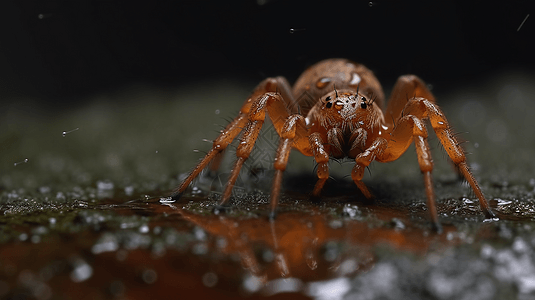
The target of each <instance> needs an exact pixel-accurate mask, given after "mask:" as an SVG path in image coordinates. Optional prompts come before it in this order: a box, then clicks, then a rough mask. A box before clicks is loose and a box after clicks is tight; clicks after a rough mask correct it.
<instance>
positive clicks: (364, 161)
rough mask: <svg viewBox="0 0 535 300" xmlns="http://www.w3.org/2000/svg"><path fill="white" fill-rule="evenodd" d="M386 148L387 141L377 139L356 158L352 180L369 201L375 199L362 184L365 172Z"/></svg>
mask: <svg viewBox="0 0 535 300" xmlns="http://www.w3.org/2000/svg"><path fill="white" fill-rule="evenodd" d="M386 146H387V141H386V140H385V139H384V138H377V139H376V140H375V141H373V143H372V144H371V146H370V147H368V148H367V149H366V150H364V151H363V152H362V153H360V154H358V155H357V156H356V157H355V166H354V167H353V169H352V170H351V178H352V179H353V182H355V184H356V185H357V187H358V188H359V190H360V191H361V192H362V194H364V196H365V197H366V198H367V199H371V198H373V195H372V193H370V191H369V190H368V188H367V187H366V185H365V184H364V182H362V178H363V177H364V171H365V170H366V167H367V166H369V165H370V163H371V162H372V161H374V160H375V159H376V158H377V157H378V156H380V155H381V154H382V153H383V152H384V150H385V148H386Z"/></svg>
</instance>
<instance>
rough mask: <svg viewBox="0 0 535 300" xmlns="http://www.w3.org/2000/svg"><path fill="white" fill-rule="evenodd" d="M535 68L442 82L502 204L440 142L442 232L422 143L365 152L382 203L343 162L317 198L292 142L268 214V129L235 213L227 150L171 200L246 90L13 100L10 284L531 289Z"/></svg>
mask: <svg viewBox="0 0 535 300" xmlns="http://www.w3.org/2000/svg"><path fill="white" fill-rule="evenodd" d="M534 81H535V80H534V78H533V77H530V76H528V75H526V74H523V73H509V75H507V76H504V75H501V76H496V77H489V78H487V79H485V80H483V81H481V82H478V83H475V85H474V86H472V87H468V88H462V87H460V88H458V89H455V90H451V89H449V90H448V93H446V88H445V87H440V86H438V87H436V88H435V89H436V90H438V91H435V92H436V93H437V95H438V99H439V100H438V101H439V104H441V106H442V107H443V109H444V111H445V113H446V115H447V116H448V117H449V120H450V122H451V123H452V124H453V126H454V127H455V128H456V129H457V130H458V131H459V132H461V133H463V134H461V137H462V138H465V139H468V140H470V142H469V143H466V144H465V148H466V150H467V152H469V153H470V154H471V155H469V160H470V163H471V167H472V169H473V171H474V174H475V176H476V178H477V179H478V180H479V182H480V184H481V186H482V189H483V191H484V193H485V195H486V196H487V198H488V199H489V202H490V205H491V207H492V209H493V211H494V212H496V214H497V216H498V219H495V220H485V219H484V217H483V215H482V214H481V212H480V210H479V204H478V202H477V199H476V198H475V196H474V195H473V193H472V192H471V190H470V188H469V187H468V186H466V185H465V184H463V183H462V182H460V181H458V180H457V179H456V175H455V173H454V172H453V169H452V167H451V165H450V164H449V163H448V161H447V159H446V155H445V154H444V153H443V151H442V150H441V149H440V146H439V145H438V141H437V139H436V138H434V137H431V140H430V144H431V145H433V146H435V147H434V148H435V149H433V154H434V158H435V163H436V165H435V172H434V180H435V185H436V194H437V199H438V212H439V217H440V221H441V223H442V224H443V227H444V232H443V233H441V234H437V233H436V232H434V231H433V230H432V229H431V226H430V223H429V222H428V218H427V209H426V207H425V192H424V190H423V182H422V179H421V175H420V172H419V168H418V165H417V160H416V157H415V155H414V149H413V148H410V149H409V151H407V153H406V154H405V155H404V156H403V157H402V159H400V160H399V161H396V162H393V163H390V164H384V165H382V164H379V163H374V164H372V166H371V167H370V172H369V174H366V177H365V182H366V183H367V184H368V186H369V187H370V188H371V190H372V191H373V192H374V194H375V196H376V199H375V200H374V201H366V200H365V199H364V198H363V197H362V196H361V194H360V193H359V192H358V190H357V189H356V187H354V186H353V184H352V182H351V180H350V177H347V175H348V174H350V173H349V171H350V169H351V164H350V163H346V162H341V163H340V164H338V163H336V162H332V164H331V167H332V170H333V180H330V181H328V183H327V185H326V189H325V193H324V197H323V199H322V200H321V201H311V200H309V199H308V193H309V192H310V191H311V189H312V187H313V185H314V183H315V176H314V172H313V170H314V163H313V162H312V160H311V159H310V158H306V157H302V156H301V155H300V154H298V153H293V154H292V155H291V157H290V166H289V168H288V172H287V174H285V177H284V189H283V191H284V192H283V196H282V199H281V204H280V209H279V213H278V217H277V218H276V220H274V221H270V220H269V219H268V218H267V212H268V206H269V203H268V201H269V193H268V191H269V186H270V181H271V169H272V168H271V166H270V163H271V159H272V158H271V157H272V153H271V152H270V151H273V149H274V147H276V146H274V145H276V144H277V143H278V142H277V137H276V134H274V132H273V131H269V130H264V131H263V133H262V134H261V138H260V140H259V142H258V143H259V144H258V147H257V148H258V150H257V151H256V152H255V154H253V155H252V157H251V159H250V160H249V162H248V163H247V165H246V167H245V170H244V171H243V173H242V175H241V177H240V178H239V180H238V184H237V188H236V189H235V192H234V196H233V201H232V204H233V206H232V209H231V210H230V211H228V212H227V213H225V214H214V213H213V208H214V206H215V205H216V203H217V200H218V199H219V197H220V193H221V185H222V184H224V182H225V175H226V174H228V170H229V166H228V163H229V162H231V161H232V158H231V156H232V155H233V154H232V153H228V155H227V156H228V159H227V160H226V161H225V162H224V164H223V166H222V168H221V174H219V175H218V176H212V177H210V176H209V174H204V175H203V176H202V177H201V178H200V179H199V180H197V181H196V182H194V184H193V186H192V188H191V189H190V190H189V191H188V193H186V195H185V196H184V197H183V198H182V199H180V200H179V201H173V200H171V199H170V198H169V197H168V196H169V194H170V191H171V190H172V189H173V188H175V187H176V186H177V185H178V183H179V182H180V179H181V178H183V176H184V174H185V173H187V171H188V170H189V169H190V168H192V167H193V166H194V165H195V162H196V161H197V159H198V158H200V157H201V156H202V153H195V152H192V150H193V149H199V151H201V152H202V151H206V150H208V148H209V147H210V144H209V143H203V142H202V139H203V138H205V139H213V138H214V137H215V136H216V135H217V133H216V132H215V131H217V130H219V129H220V127H218V125H214V124H221V125H225V124H226V121H225V120H224V119H225V118H232V117H233V116H234V114H235V113H236V112H237V110H238V109H239V106H240V104H241V102H242V101H243V99H245V97H246V96H247V95H248V92H249V91H250V89H251V88H252V86H245V87H244V86H241V85H238V84H236V83H232V82H221V83H215V84H214V83H210V89H207V88H206V85H199V86H194V87H190V88H189V89H186V90H162V89H156V88H153V87H137V88H131V89H126V90H123V91H119V92H116V93H110V94H104V95H100V96H94V97H92V99H91V102H90V103H91V104H89V105H84V106H83V107H80V108H78V109H71V110H69V111H65V110H62V109H60V108H57V109H55V108H49V107H40V106H39V104H38V103H37V102H36V101H31V100H21V101H18V102H16V104H13V105H11V106H9V107H7V108H6V109H5V110H4V111H2V112H1V114H2V120H1V121H0V122H1V123H0V124H1V127H2V130H1V133H0V147H1V148H0V152H1V155H0V160H1V161H0V163H1V166H0V167H1V173H0V190H1V198H0V211H1V215H0V297H2V298H6V299H146V298H164V297H181V298H194V297H195V298H198V297H205V296H211V297H217V298H219V299H227V298H235V297H248V298H264V297H270V298H276V299H284V298H293V299H299V298H303V299H308V298H312V299H344V298H346V299H506V298H507V299H514V298H519V299H532V298H533V297H534V296H535V258H534V257H535V222H534V221H535V199H534V193H535V174H534V173H533V170H534V169H535V160H534V159H533V157H535V147H534V146H535V127H534V126H533V125H532V123H533V122H532V119H533V117H534V116H535V96H534V95H535V89H534V88H533V86H534V85H533V83H534ZM440 91H442V92H443V94H440ZM74 100H76V99H73V101H74ZM267 127H269V126H267ZM267 129H269V128H267ZM64 131H65V133H66V134H63V132H64ZM464 132H467V133H464ZM230 152H232V151H230Z"/></svg>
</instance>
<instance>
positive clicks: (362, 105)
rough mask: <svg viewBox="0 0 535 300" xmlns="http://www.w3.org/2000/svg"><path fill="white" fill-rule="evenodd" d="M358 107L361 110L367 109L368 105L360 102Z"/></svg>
mask: <svg viewBox="0 0 535 300" xmlns="http://www.w3.org/2000/svg"><path fill="white" fill-rule="evenodd" d="M360 107H361V108H362V109H366V107H368V105H367V104H366V102H364V101H362V102H360Z"/></svg>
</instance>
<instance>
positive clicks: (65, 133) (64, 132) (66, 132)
mask: <svg viewBox="0 0 535 300" xmlns="http://www.w3.org/2000/svg"><path fill="white" fill-rule="evenodd" d="M78 129H80V128H74V129H73V130H69V131H63V132H62V133H61V135H63V137H65V136H66V135H67V134H68V133H71V132H73V131H76V130H78Z"/></svg>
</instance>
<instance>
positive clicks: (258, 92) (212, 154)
mask: <svg viewBox="0 0 535 300" xmlns="http://www.w3.org/2000/svg"><path fill="white" fill-rule="evenodd" d="M277 90H280V92H281V95H282V96H283V97H287V98H288V100H285V101H286V102H287V103H291V102H292V101H293V97H292V94H291V93H290V92H289V91H290V90H291V89H290V86H289V83H288V81H286V79H284V78H283V77H276V78H267V79H265V80H264V81H262V82H261V83H260V84H258V86H257V87H256V88H255V90H254V91H253V93H252V94H251V96H250V97H249V98H247V100H246V101H245V102H244V104H243V105H242V107H241V109H240V113H239V115H238V116H237V117H236V118H234V120H232V122H230V123H229V124H228V125H227V127H225V129H224V130H222V131H221V134H220V135H219V136H218V137H217V138H216V139H215V140H214V142H213V144H212V148H211V149H210V151H208V153H207V154H206V156H205V157H204V158H203V159H202V160H201V161H200V162H199V163H198V164H197V166H195V168H194V169H193V170H192V171H191V172H190V173H189V174H188V176H187V177H186V179H184V181H182V183H181V184H180V185H179V186H178V188H176V189H175V190H174V191H173V194H172V195H171V197H172V198H173V199H175V200H178V199H179V198H180V197H181V196H182V194H183V193H184V191H185V190H186V189H187V188H188V186H189V185H190V183H191V182H192V181H193V179H195V178H196V177H197V176H198V175H199V174H200V173H201V171H202V170H203V169H204V168H206V166H208V165H209V164H210V162H212V161H213V164H212V166H211V169H212V170H215V169H217V168H218V166H219V163H220V157H222V154H223V152H224V150H225V149H226V148H227V146H228V145H229V144H230V143H232V141H233V140H234V139H235V138H236V137H237V136H238V134H240V132H242V131H243V130H244V127H245V126H246V125H247V124H248V122H249V113H250V111H251V107H252V105H253V103H254V102H255V101H256V100H257V99H258V98H259V97H260V96H262V95H264V94H266V93H269V92H277ZM283 99H286V98H283ZM281 127H282V126H281ZM253 144H254V143H253ZM241 164H243V162H241ZM236 176H237V174H236Z"/></svg>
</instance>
